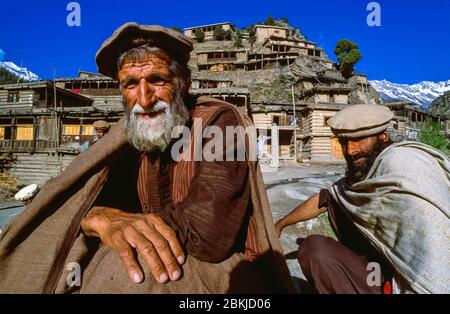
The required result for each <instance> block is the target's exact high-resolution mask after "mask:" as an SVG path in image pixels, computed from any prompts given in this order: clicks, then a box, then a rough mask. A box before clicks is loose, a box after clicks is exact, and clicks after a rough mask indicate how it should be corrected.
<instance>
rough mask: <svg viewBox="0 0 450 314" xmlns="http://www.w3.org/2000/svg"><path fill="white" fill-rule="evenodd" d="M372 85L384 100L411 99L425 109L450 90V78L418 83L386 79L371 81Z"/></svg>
mask: <svg viewBox="0 0 450 314" xmlns="http://www.w3.org/2000/svg"><path fill="white" fill-rule="evenodd" d="M370 84H371V85H372V87H373V88H374V89H375V90H376V91H377V92H378V93H380V95H381V98H382V99H383V100H384V101H387V102H390V101H404V100H406V101H411V102H413V103H415V104H416V105H418V106H420V107H421V108H423V109H428V108H429V107H430V104H431V103H432V102H433V100H435V99H436V98H437V97H439V96H441V95H443V94H444V93H445V92H447V91H450V80H448V81H442V82H429V81H423V82H420V83H417V84H412V85H408V84H399V83H392V82H389V81H386V80H382V81H376V80H374V81H370Z"/></svg>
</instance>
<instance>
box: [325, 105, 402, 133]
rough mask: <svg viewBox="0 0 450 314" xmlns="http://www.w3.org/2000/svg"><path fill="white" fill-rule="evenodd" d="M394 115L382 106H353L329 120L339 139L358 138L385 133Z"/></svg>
mask: <svg viewBox="0 0 450 314" xmlns="http://www.w3.org/2000/svg"><path fill="white" fill-rule="evenodd" d="M393 117H394V114H393V113H392V111H391V110H389V108H388V107H385V106H382V105H351V106H348V107H346V108H344V109H342V110H341V111H339V112H338V113H336V114H335V115H334V116H333V117H332V118H330V119H329V120H328V125H329V126H330V127H331V131H332V132H333V133H334V135H336V136H337V137H343V138H358V137H367V136H372V135H376V134H378V133H380V132H383V131H385V130H386V129H387V128H388V126H389V121H391V119H392V118H393Z"/></svg>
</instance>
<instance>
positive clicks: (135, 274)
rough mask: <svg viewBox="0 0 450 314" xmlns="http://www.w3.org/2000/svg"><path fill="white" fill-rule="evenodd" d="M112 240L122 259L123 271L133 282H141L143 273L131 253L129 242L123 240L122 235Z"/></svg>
mask: <svg viewBox="0 0 450 314" xmlns="http://www.w3.org/2000/svg"><path fill="white" fill-rule="evenodd" d="M114 242H115V246H116V250H117V252H118V254H119V257H120V260H121V261H122V264H123V266H124V267H125V271H126V272H127V273H128V276H129V277H130V279H131V280H132V281H134V282H135V283H141V282H142V280H144V275H143V273H142V269H141V267H140V266H139V264H138V262H137V261H136V258H135V256H134V254H133V249H132V248H131V246H130V244H129V243H128V242H127V241H125V240H124V239H123V237H122V236H120V237H117V238H116V239H115V241H114Z"/></svg>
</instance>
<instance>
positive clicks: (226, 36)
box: [213, 25, 231, 40]
mask: <svg viewBox="0 0 450 314" xmlns="http://www.w3.org/2000/svg"><path fill="white" fill-rule="evenodd" d="M213 36H214V39H215V40H231V31H230V30H224V29H223V27H222V26H221V25H219V26H216V28H214V34H213Z"/></svg>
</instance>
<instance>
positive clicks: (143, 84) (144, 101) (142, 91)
mask: <svg viewBox="0 0 450 314" xmlns="http://www.w3.org/2000/svg"><path fill="white" fill-rule="evenodd" d="M156 102H157V97H156V94H155V90H154V89H153V87H152V86H151V84H149V83H148V82H147V81H146V80H145V79H142V80H140V81H139V86H138V103H139V104H140V105H141V107H142V108H144V109H145V110H147V109H151V107H153V105H155V103H156Z"/></svg>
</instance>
